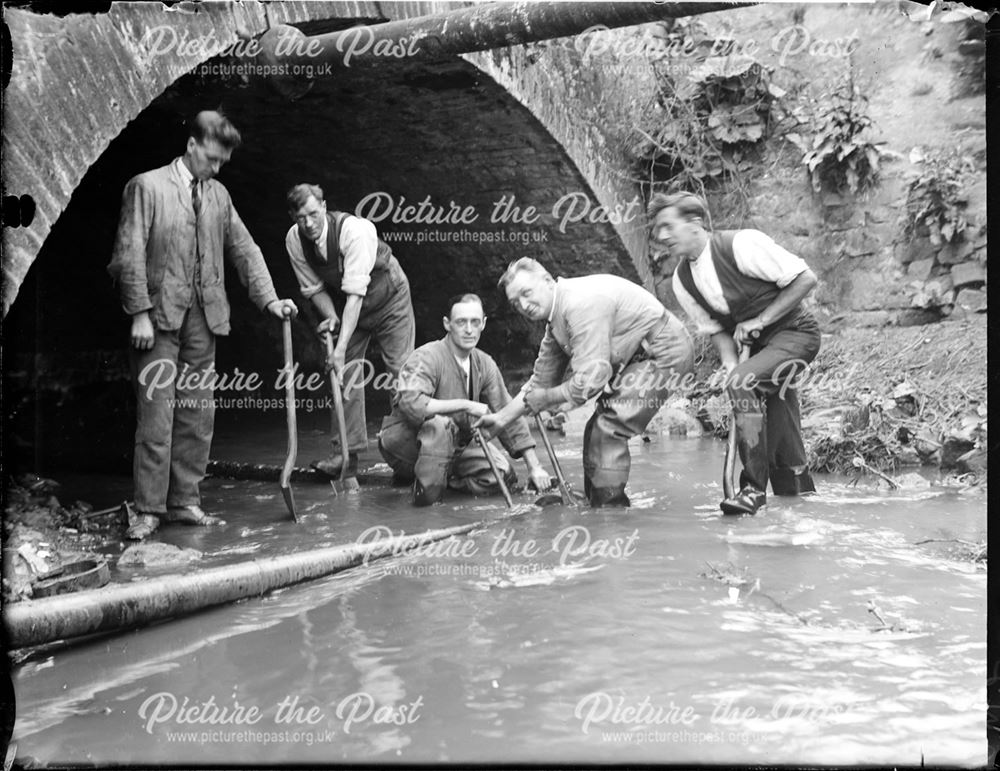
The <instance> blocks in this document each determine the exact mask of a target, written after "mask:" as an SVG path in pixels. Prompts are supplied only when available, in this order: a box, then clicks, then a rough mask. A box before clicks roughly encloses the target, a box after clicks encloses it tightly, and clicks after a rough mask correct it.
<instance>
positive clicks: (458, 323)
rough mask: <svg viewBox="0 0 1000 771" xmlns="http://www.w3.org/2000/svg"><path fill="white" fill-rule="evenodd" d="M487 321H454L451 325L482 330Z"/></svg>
mask: <svg viewBox="0 0 1000 771" xmlns="http://www.w3.org/2000/svg"><path fill="white" fill-rule="evenodd" d="M484 321H485V319H454V320H452V321H451V325H452V326H455V327H459V328H461V327H468V328H469V329H482V328H483V322H484Z"/></svg>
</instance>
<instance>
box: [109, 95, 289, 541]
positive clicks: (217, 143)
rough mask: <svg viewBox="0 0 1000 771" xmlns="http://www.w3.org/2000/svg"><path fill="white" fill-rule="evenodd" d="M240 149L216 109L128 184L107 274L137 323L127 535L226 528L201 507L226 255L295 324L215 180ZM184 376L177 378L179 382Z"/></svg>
mask: <svg viewBox="0 0 1000 771" xmlns="http://www.w3.org/2000/svg"><path fill="white" fill-rule="evenodd" d="M239 144H240V134H239V132H238V131H237V130H236V128H235V127H234V126H233V125H232V123H230V122H229V120H228V119H227V118H225V117H224V116H223V115H221V114H220V113H218V112H214V111H203V112H200V113H198V114H197V115H196V116H195V118H194V119H193V120H192V121H191V124H190V130H189V136H188V140H187V147H186V149H185V153H184V155H183V156H181V157H180V158H175V159H174V160H173V161H172V162H171V163H169V164H168V165H166V166H163V167H161V168H158V169H153V170H152V171H147V172H145V173H143V174H139V175H138V176H136V177H133V178H132V179H131V180H129V182H128V184H126V186H125V191H124V193H123V195H122V209H121V216H120V219H119V224H118V232H117V235H116V238H115V245H114V252H113V255H112V258H111V263H110V264H109V265H108V272H109V273H110V274H111V276H112V278H114V279H115V280H116V281H117V282H118V285H119V287H120V292H121V299H122V308H123V309H124V311H125V313H127V314H128V315H129V316H131V318H132V323H131V333H130V335H131V348H130V365H131V370H132V378H133V382H134V383H135V387H136V398H137V415H136V421H137V426H136V435H135V454H134V459H133V480H134V484H135V505H136V509H137V511H138V513H139V514H140V515H141V520H140V521H139V522H138V523H136V525H135V526H134V527H133V528H132V529H131V530H130V533H129V535H130V537H135V538H141V537H144V536H145V535H148V534H149V533H151V532H152V531H153V530H155V529H156V527H157V526H158V524H159V520H160V519H165V520H166V521H172V522H182V523H185V524H191V525H210V524H218V523H220V522H221V520H219V519H218V518H216V517H212V516H209V515H207V514H206V513H205V512H204V511H203V510H202V508H201V493H200V490H199V485H200V483H201V480H202V479H203V478H204V476H205V469H206V467H207V465H208V454H209V449H210V447H211V443H212V434H213V429H214V420H215V405H214V402H213V388H212V387H211V382H212V374H213V373H214V368H215V338H216V336H218V335H226V334H228V333H229V330H230V324H229V303H228V301H227V299H226V291H225V285H224V281H223V279H224V277H223V258H226V259H228V260H229V262H230V263H231V264H232V265H233V266H234V267H235V268H236V272H237V274H238V275H239V277H240V280H241V281H242V282H243V284H244V286H246V287H247V288H248V290H249V292H250V299H251V300H252V301H253V302H254V303H255V304H256V305H257V307H258V308H260V309H261V310H266V311H267V312H269V313H271V314H273V315H274V316H276V317H277V318H284V316H285V315H286V314H289V315H293V316H294V315H295V313H296V312H297V309H296V307H295V304H294V303H293V302H292V301H291V300H279V299H278V296H277V295H276V294H275V291H274V286H273V284H272V283H271V275H270V273H269V272H268V270H267V265H266V264H265V262H264V257H263V255H262V254H261V251H260V249H259V248H258V246H257V244H256V243H254V240H253V238H252V237H251V236H250V233H249V232H248V231H247V229H246V226H245V225H244V224H243V221H242V220H241V219H240V216H239V214H237V212H236V209H235V207H234V206H233V202H232V200H231V199H230V197H229V192H228V191H227V190H226V188H225V187H224V186H223V185H222V184H221V183H220V182H217V181H216V180H215V179H214V177H215V175H216V174H218V172H219V169H221V168H222V166H223V164H225V163H226V162H227V161H228V160H229V158H230V155H231V154H232V152H233V150H234V149H235V148H236V147H238V146H239ZM181 376H183V377H181Z"/></svg>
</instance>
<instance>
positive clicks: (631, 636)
mask: <svg viewBox="0 0 1000 771" xmlns="http://www.w3.org/2000/svg"><path fill="white" fill-rule="evenodd" d="M556 449H557V453H558V455H559V456H560V458H561V459H562V460H563V464H564V467H565V470H566V473H567V475H568V476H569V478H570V481H571V483H573V484H575V485H576V486H577V487H578V488H579V487H580V486H581V470H580V462H579V440H578V439H576V440H574V439H563V440H559V439H558V438H557V439H556ZM723 451H724V448H723V444H722V443H721V442H718V441H714V440H711V439H666V438H664V439H662V440H660V441H658V442H654V443H651V444H647V445H638V444H636V445H634V449H633V469H632V477H631V482H630V485H629V490H630V494H631V497H632V501H633V507H632V508H631V509H629V510H627V511H626V510H587V509H584V510H580V511H577V510H575V509H572V508H568V507H563V506H561V505H556V506H551V507H547V508H545V509H541V508H538V507H533V506H531V505H530V502H531V500H532V499H531V497H529V496H522V497H520V498H518V501H516V502H518V503H519V505H518V506H517V507H516V508H515V510H514V512H513V515H511V514H509V513H508V512H507V511H506V510H505V509H504V507H503V504H502V501H501V500H500V499H499V498H497V499H474V498H468V497H464V496H459V495H457V494H452V495H450V496H449V497H448V498H447V500H446V502H445V503H444V504H440V505H437V506H434V507H431V508H429V509H416V508H414V507H412V506H411V505H410V503H409V498H408V495H409V493H408V490H407V489H405V488H393V487H389V486H370V487H364V488H362V491H361V493H360V494H359V495H354V496H350V497H339V498H337V497H332V496H331V495H330V489H329V487H327V486H325V485H320V484H307V483H301V484H297V485H295V497H296V502H297V504H298V508H299V510H300V515H301V517H302V522H301V523H299V524H295V523H294V522H292V521H291V520H290V518H288V515H287V512H286V511H285V508H284V503H283V501H282V497H281V494H280V491H279V490H278V487H277V485H276V484H273V483H263V482H233V481H228V480H208V481H207V482H206V483H205V484H204V485H203V490H204V499H205V501H204V502H205V507H206V509H208V510H210V511H215V512H218V513H221V514H223V515H224V516H225V518H226V519H227V520H228V524H227V525H226V526H225V527H222V528H217V529H195V528H184V527H180V526H173V527H168V528H165V529H163V530H162V531H161V533H160V534H159V535H158V537H159V538H160V539H161V540H163V541H165V542H169V543H174V544H177V545H179V546H185V547H190V548H195V549H198V550H200V551H202V552H203V553H204V557H203V559H202V560H201V561H200V562H199V563H198V564H200V565H203V566H213V565H220V564H225V563H227V562H237V561H242V560H248V559H252V558H254V557H263V556H271V555H276V554H283V553H290V552H294V551H301V550H305V549H312V548H317V547H320V546H325V545H333V544H338V543H345V542H350V541H353V540H355V539H356V538H358V537H359V536H361V534H363V533H365V531H367V530H368V529H369V528H372V527H377V526H382V527H386V528H390V529H391V530H392V532H393V533H394V534H398V533H399V532H400V531H405V532H406V533H416V532H421V531H423V530H425V529H427V528H437V527H449V526H453V525H459V524H463V523H466V522H470V521H475V520H480V519H486V520H489V521H490V524H489V525H488V526H487V527H485V528H484V529H483V530H481V531H478V532H475V533H473V534H470V535H468V536H463V537H461V538H459V539H455V540H454V541H452V542H450V543H448V544H439V545H436V546H428V547H424V550H422V552H421V553H415V554H406V555H398V556H395V557H391V558H388V559H384V560H380V561H377V562H373V563H371V564H370V565H367V566H361V567H358V568H355V569H351V570H348V571H346V572H343V573H340V574H338V575H335V576H331V577H328V578H325V579H321V580H318V581H314V582H311V583H307V584H303V585H299V586H295V587H290V588H287V589H284V590H281V591H277V592H274V593H271V594H269V595H267V596H264V597H259V598H253V599H249V600H245V601H241V602H238V603H233V604H230V605H226V606H222V607H217V608H213V609H209V610H206V611H203V612H200V613H197V614H195V615H192V616H188V617H185V618H180V619H177V620H173V621H170V622H166V623H161V624H157V625H154V626H151V627H148V628H145V629H142V630H139V631H134V632H128V633H122V634H117V635H110V636H105V637H102V638H97V639H92V640H90V641H87V642H84V643H81V644H78V645H75V646H73V647H66V648H62V649H55V650H47V651H40V652H38V653H36V654H35V655H34V656H32V657H30V658H29V659H28V660H27V661H25V662H24V663H22V664H21V665H20V666H19V667H18V668H17V670H16V671H15V673H14V687H15V693H16V698H17V722H16V725H15V729H14V741H15V742H16V743H17V757H18V759H20V760H22V761H24V760H26V759H28V758H34V759H36V760H38V761H41V762H45V763H57V762H60V763H84V762H86V763H97V764H101V765H104V764H112V763H135V762H143V763H150V764H157V763H170V764H184V763H198V764H201V765H205V764H215V763H219V764H236V765H253V764H274V763H294V762H304V763H310V762H311V763H323V762H345V761H346V762H359V761H366V760H372V761H378V762H394V761H403V762H442V761H451V762H476V761H479V762H489V761H493V762H498V761H506V762H516V761H534V762H536V763H537V762H541V763H546V762H556V761H566V762H576V763H582V762H616V763H623V762H624V763H630V762H635V763H640V762H680V763H684V762H698V763H741V764H745V763H746V764H758V763H795V764H803V763H808V764H851V765H857V764H905V765H919V764H920V763H921V760H923V761H924V762H925V763H927V764H930V765H935V764H948V765H963V766H982V765H983V764H985V763H986V759H987V745H986V732H985V713H986V694H985V683H986V634H985V623H986V621H985V620H986V607H987V605H986V572H985V570H983V569H982V568H981V567H976V566H975V565H973V564H972V563H970V562H968V561H963V560H961V559H957V558H955V557H954V555H953V552H952V550H951V547H953V546H954V544H949V543H948V542H947V541H948V540H949V539H963V540H967V541H977V540H980V539H983V538H985V531H986V499H985V496H984V495H982V494H974V495H962V494H959V493H957V492H953V491H947V490H943V489H941V488H930V489H917V490H910V491H892V492H889V491H883V490H877V489H875V488H874V487H872V486H868V487H864V486H857V487H855V486H852V485H851V480H849V479H844V478H833V477H820V478H818V479H817V482H818V486H819V488H820V490H819V494H818V495H816V496H814V497H811V498H807V499H782V498H772V499H771V502H770V505H769V506H768V508H767V509H766V510H765V511H764V512H762V513H761V514H760V515H758V516H756V517H752V518H723V517H722V516H721V515H720V514H719V512H718V500H719V499H720V497H721V487H720V484H719V481H718V478H719V473H720V469H721V466H722V454H723ZM300 457H302V456H301V455H300ZM522 468H523V466H521V465H520V464H519V466H518V471H519V472H521V470H522ZM522 476H523V474H522ZM119 481H120V483H121V484H122V490H123V491H124V493H123V495H124V494H127V490H128V483H127V480H119ZM927 539H937V540H936V541H935V542H932V543H926V544H920V545H917V544H916V542H918V541H924V540H927ZM710 566H711V567H710ZM713 568H714V569H713ZM162 572H171V571H163V570H161V571H155V570H139V569H137V570H135V571H134V575H136V576H138V575H140V574H143V575H145V574H150V573H152V574H157V573H162ZM174 572H176V571H174ZM128 577H129V574H127V573H125V572H124V569H123V570H122V571H121V572H120V573H119V575H118V576H117V579H118V580H123V579H127V578H128ZM869 602H871V603H873V608H874V610H875V612H876V613H877V614H878V616H879V617H880V618H881V621H880V620H879V617H876V615H875V613H872V612H869V609H868V608H869ZM883 627H887V628H883ZM880 628H881V630H880Z"/></svg>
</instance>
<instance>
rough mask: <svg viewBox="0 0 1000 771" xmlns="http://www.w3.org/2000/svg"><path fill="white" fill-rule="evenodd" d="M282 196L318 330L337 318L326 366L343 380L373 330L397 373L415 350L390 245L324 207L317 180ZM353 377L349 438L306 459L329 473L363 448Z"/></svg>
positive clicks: (405, 291)
mask: <svg viewBox="0 0 1000 771" xmlns="http://www.w3.org/2000/svg"><path fill="white" fill-rule="evenodd" d="M287 198H288V213H289V214H290V215H291V217H292V219H293V220H294V221H295V224H294V225H292V227H291V228H290V229H289V230H288V234H287V235H286V236H285V249H286V250H287V251H288V259H289V260H291V263H292V269H293V270H294V271H295V276H296V278H297V279H298V281H299V288H300V289H301V291H302V296H303V297H307V298H309V299H310V300H312V303H313V305H315V306H316V309H317V310H318V311H319V312H320V314H321V315H322V316H323V321H322V322H321V323H320V325H319V332H320V334H325V333H326V332H327V331H329V332H330V333H331V334H332V333H333V332H334V331H335V330H336V329H337V326H338V325H339V326H340V332H339V334H338V335H337V342H336V345H335V347H334V350H333V355H332V357H330V359H329V361H327V363H326V365H327V368H328V369H333V370H334V371H335V372H336V373H337V375H338V377H339V378H340V381H341V382H342V383H343V382H344V368H345V365H347V364H348V363H351V364H352V366H357V365H360V364H361V363H363V360H364V355H365V351H367V350H368V343H369V341H370V340H371V338H372V337H373V336H374V337H375V339H376V340H377V341H378V344H379V348H380V349H381V351H382V358H383V360H384V361H385V366H386V369H387V370H388V371H389V374H390V375H392V377H393V378H395V377H396V376H397V375H398V374H399V370H400V367H402V366H403V362H404V361H406V357H407V356H409V355H410V353H411V352H412V351H413V343H414V340H415V336H416V324H415V323H414V319H413V306H412V304H411V303H410V282H409V281H408V280H407V278H406V274H404V273H403V269H402V268H401V267H400V265H399V262H397V261H396V258H395V257H394V256H393V254H392V249H390V248H389V245H388V244H387V243H385V241H383V240H382V239H380V238H379V237H378V233H377V232H376V230H375V225H373V224H372V223H371V222H369V221H368V220H366V219H362V218H361V217H355V216H353V215H351V214H347V213H346V212H341V211H327V209H326V201H325V199H324V197H323V189H322V188H321V187H320V186H319V185H309V184H301V185H296V186H295V187H293V188H292V189H291V190H289V191H288V197H287ZM338 309H339V311H340V315H338ZM359 374H360V373H359ZM353 380H354V378H351V379H350V380H348V387H347V388H346V389H344V420H345V422H346V423H347V443H348V446H347V447H341V446H340V443H339V441H338V440H337V439H336V438H333V439H331V442H332V444H333V450H334V452H333V455H332V456H331V457H330V458H328V459H326V460H320V461H316V462H314V463H313V464H312V465H313V467H314V468H316V469H318V470H319V471H322V472H323V473H324V474H327V475H329V476H331V477H338V476H340V470H341V468H342V467H343V465H344V462H345V460H346V461H347V463H348V473H350V474H354V473H356V471H357V466H358V453H359V452H363V451H364V450H366V449H367V448H368V431H367V428H366V419H365V389H364V385H363V384H362V385H358V384H356V383H353V382H352V381H353ZM358 380H363V378H360V377H359V378H358Z"/></svg>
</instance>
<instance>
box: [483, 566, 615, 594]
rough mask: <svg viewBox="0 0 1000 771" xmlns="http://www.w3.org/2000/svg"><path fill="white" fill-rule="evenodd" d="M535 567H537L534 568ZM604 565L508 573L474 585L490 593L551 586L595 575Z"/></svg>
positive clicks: (558, 567)
mask: <svg viewBox="0 0 1000 771" xmlns="http://www.w3.org/2000/svg"><path fill="white" fill-rule="evenodd" d="M532 567H535V566H532ZM603 567H604V565H592V566H589V567H588V566H586V564H585V563H583V562H576V563H571V564H569V565H556V566H555V567H551V568H543V569H540V570H531V571H507V572H506V573H503V574H500V575H494V576H490V577H489V578H488V579H486V580H485V581H476V582H474V583H473V586H475V587H476V588H477V589H481V590H483V591H487V592H488V591H489V590H490V589H511V588H523V587H527V586H550V585H551V584H554V583H555V582H556V581H569V580H570V579H573V578H576V577H577V576H581V575H584V574H585V573H593V572H594V571H595V570H600V569H601V568H603Z"/></svg>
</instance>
